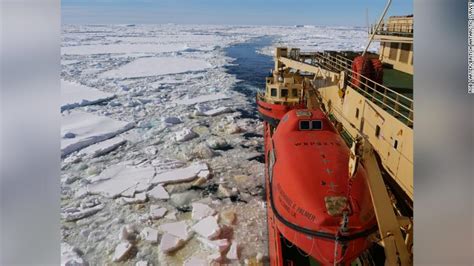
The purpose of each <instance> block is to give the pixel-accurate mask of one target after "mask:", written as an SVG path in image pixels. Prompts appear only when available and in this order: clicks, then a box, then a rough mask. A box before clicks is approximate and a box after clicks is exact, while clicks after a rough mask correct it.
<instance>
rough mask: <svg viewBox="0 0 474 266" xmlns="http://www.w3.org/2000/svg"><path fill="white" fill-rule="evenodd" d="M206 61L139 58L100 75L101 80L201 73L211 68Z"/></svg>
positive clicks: (180, 58)
mask: <svg viewBox="0 0 474 266" xmlns="http://www.w3.org/2000/svg"><path fill="white" fill-rule="evenodd" d="M210 67H211V64H209V63H208V62H206V61H204V60H200V59H192V58H184V57H148V58H139V59H137V60H135V61H133V62H131V63H128V64H126V65H124V66H121V67H119V68H117V69H112V70H109V71H107V72H104V73H102V74H101V75H100V77H101V78H139V77H150V76H159V75H166V74H175V73H183V72H190V71H201V70H204V69H206V68H210Z"/></svg>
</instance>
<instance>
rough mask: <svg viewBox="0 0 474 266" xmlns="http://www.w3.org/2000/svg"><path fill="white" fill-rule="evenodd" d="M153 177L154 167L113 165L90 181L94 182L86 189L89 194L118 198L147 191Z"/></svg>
mask: <svg viewBox="0 0 474 266" xmlns="http://www.w3.org/2000/svg"><path fill="white" fill-rule="evenodd" d="M154 175H155V168H154V167H135V166H130V165H114V166H111V167H109V168H107V169H105V170H104V171H102V173H100V175H98V176H97V177H95V178H94V179H93V180H92V181H95V182H93V183H91V184H89V185H88V187H87V189H88V191H89V192H90V193H93V194H102V195H104V196H106V197H109V198H115V197H118V196H120V195H122V194H123V193H129V194H128V195H133V194H134V193H135V192H143V191H145V190H147V189H148V188H149V187H150V186H151V184H150V183H149V182H150V180H151V179H152V178H153V176H154Z"/></svg>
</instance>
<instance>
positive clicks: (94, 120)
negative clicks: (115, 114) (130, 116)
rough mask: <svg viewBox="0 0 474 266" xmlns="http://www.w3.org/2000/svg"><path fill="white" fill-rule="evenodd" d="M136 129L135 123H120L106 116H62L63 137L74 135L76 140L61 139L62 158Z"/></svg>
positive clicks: (82, 114)
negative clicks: (69, 134)
mask: <svg viewBox="0 0 474 266" xmlns="http://www.w3.org/2000/svg"><path fill="white" fill-rule="evenodd" d="M133 127H134V123H127V122H123V121H118V120H115V119H112V118H109V117H105V116H97V115H93V114H89V113H85V112H79V111H73V112H70V113H67V114H62V116H61V135H62V136H65V135H66V134H68V133H72V134H74V138H64V137H63V138H62V139H61V156H63V157H64V156H66V155H68V154H70V153H72V152H74V151H77V150H80V149H82V148H85V147H87V146H89V145H92V144H95V143H97V142H100V141H104V140H106V139H109V138H112V137H114V136H116V135H118V134H120V133H122V132H125V131H127V130H129V129H131V128H133Z"/></svg>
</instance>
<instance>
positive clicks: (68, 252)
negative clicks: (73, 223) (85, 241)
mask: <svg viewBox="0 0 474 266" xmlns="http://www.w3.org/2000/svg"><path fill="white" fill-rule="evenodd" d="M80 253H81V252H80V250H78V249H77V248H75V247H73V246H71V245H69V244H68V243H65V242H63V243H61V266H69V265H74V266H86V265H88V263H87V262H86V261H84V259H83V258H81V256H80V255H79V254H80Z"/></svg>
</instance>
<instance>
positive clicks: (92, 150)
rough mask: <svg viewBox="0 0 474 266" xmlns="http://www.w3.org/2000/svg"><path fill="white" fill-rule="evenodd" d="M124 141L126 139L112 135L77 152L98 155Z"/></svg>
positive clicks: (111, 149) (109, 150)
mask: <svg viewBox="0 0 474 266" xmlns="http://www.w3.org/2000/svg"><path fill="white" fill-rule="evenodd" d="M126 142H127V141H126V140H125V139H123V138H121V137H114V138H111V139H108V140H104V141H101V142H99V143H96V144H92V145H90V146H89V147H86V148H84V149H82V150H80V151H79V154H80V155H85V156H91V157H98V156H101V155H104V154H106V153H108V152H111V151H113V150H115V149H116V148H118V147H120V146H121V145H123V144H124V143H126Z"/></svg>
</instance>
